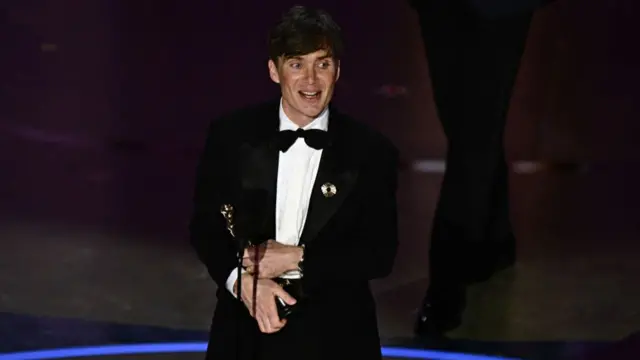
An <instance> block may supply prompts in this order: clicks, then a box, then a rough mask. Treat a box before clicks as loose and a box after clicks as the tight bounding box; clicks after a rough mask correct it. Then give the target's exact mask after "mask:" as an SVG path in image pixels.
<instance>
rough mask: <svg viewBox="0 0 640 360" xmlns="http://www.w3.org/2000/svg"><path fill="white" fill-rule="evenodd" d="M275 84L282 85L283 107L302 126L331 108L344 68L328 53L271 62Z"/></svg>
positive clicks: (270, 67) (315, 53) (282, 58)
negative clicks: (328, 106)
mask: <svg viewBox="0 0 640 360" xmlns="http://www.w3.org/2000/svg"><path fill="white" fill-rule="evenodd" d="M269 75H270V76H271V80H273V81H274V82H275V83H278V84H280V90H281V91H282V107H283V109H284V112H285V113H286V114H287V116H288V117H289V118H290V119H291V121H293V122H294V123H296V124H297V125H298V126H305V125H306V124H308V123H310V122H311V121H313V119H314V118H316V117H317V116H318V115H320V113H321V112H322V110H324V108H325V107H327V105H328V104H329V102H330V101H331V97H332V96H333V89H334V87H335V84H336V81H337V80H338V78H339V77H340V64H339V62H337V61H336V60H335V59H333V58H332V57H331V56H328V53H327V51H326V50H318V51H316V52H313V53H310V54H306V55H302V56H296V57H291V58H284V57H280V58H279V59H278V64H275V63H274V62H273V61H272V60H269Z"/></svg>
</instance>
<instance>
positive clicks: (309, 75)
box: [305, 67, 317, 84]
mask: <svg viewBox="0 0 640 360" xmlns="http://www.w3.org/2000/svg"><path fill="white" fill-rule="evenodd" d="M316 75H317V73H316V69H315V67H310V68H307V71H306V74H305V77H306V80H307V82H308V83H309V84H314V83H315V82H316Z"/></svg>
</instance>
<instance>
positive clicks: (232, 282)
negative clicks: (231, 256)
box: [225, 268, 247, 299]
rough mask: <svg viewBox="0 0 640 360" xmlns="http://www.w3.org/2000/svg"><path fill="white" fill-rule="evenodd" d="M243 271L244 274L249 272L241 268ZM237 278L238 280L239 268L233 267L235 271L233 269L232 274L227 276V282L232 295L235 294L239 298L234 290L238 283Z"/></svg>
mask: <svg viewBox="0 0 640 360" xmlns="http://www.w3.org/2000/svg"><path fill="white" fill-rule="evenodd" d="M241 271H242V273H243V274H244V273H246V272H247V270H245V269H241ZM236 280H238V268H235V269H233V271H231V274H229V277H228V278H227V282H226V284H225V285H226V287H227V290H229V292H230V293H231V295H233V297H235V298H236V299H237V298H238V296H237V295H236V294H235V293H234V292H233V287H234V285H235V284H236Z"/></svg>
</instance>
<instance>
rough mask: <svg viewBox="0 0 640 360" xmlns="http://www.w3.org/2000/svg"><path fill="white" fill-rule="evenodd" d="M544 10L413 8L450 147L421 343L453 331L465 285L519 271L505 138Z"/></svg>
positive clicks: (537, 1) (521, 3) (501, 1)
mask: <svg viewBox="0 0 640 360" xmlns="http://www.w3.org/2000/svg"><path fill="white" fill-rule="evenodd" d="M545 2H549V1H548V0H411V4H412V6H413V7H414V9H415V10H416V12H417V14H418V18H419V22H420V28H421V33H422V38H423V41H424V46H425V50H426V55H427V60H428V64H429V70H430V74H431V83H432V88H433V93H434V100H435V103H436V106H437V112H438V117H439V119H440V122H441V124H442V127H443V129H444V133H445V135H446V137H447V140H448V149H447V163H446V171H445V175H444V180H443V182H442V188H441V191H440V198H439V201H438V204H437V208H436V212H435V218H434V221H433V228H432V234H431V249H430V254H429V264H430V285H429V288H428V289H427V293H426V295H425V298H424V300H423V302H422V306H421V309H420V313H419V315H418V318H417V321H416V328H415V330H416V333H417V334H419V335H427V336H440V335H442V334H443V333H445V332H447V331H449V330H452V329H454V328H456V327H457V326H459V325H460V322H461V314H462V311H463V309H464V306H465V302H466V299H465V288H466V284H468V283H469V282H470V281H477V280H484V279H487V278H488V277H490V276H491V274H493V273H494V272H495V271H497V270H501V269H504V268H507V267H509V266H511V265H512V264H513V263H514V262H515V238H514V235H513V230H512V228H511V223H510V220H509V200H508V187H507V181H508V166H507V163H506V161H505V151H504V146H503V135H504V128H505V122H506V117H507V110H508V104H509V100H510V97H511V92H512V88H513V84H514V81H515V78H516V74H517V71H518V67H519V63H520V58H521V56H522V53H523V51H524V47H525V43H526V39H527V35H528V30H529V25H530V21H531V17H532V13H533V11H534V9H536V8H537V7H539V6H541V5H542V4H543V3H545Z"/></svg>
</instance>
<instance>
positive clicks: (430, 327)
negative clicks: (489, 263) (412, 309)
mask: <svg viewBox="0 0 640 360" xmlns="http://www.w3.org/2000/svg"><path fill="white" fill-rule="evenodd" d="M465 300H466V299H465V290H464V288H463V287H450V288H447V289H439V290H437V291H434V290H431V289H430V291H429V292H428V293H427V296H426V297H425V299H424V300H423V302H422V306H421V307H420V311H419V313H418V318H417V319H416V323H415V327H414V332H415V334H416V335H418V336H423V337H430V338H441V337H443V336H444V334H445V333H446V332H448V331H451V330H453V329H455V328H457V327H458V326H460V324H461V323H462V312H463V310H464V306H465V302H466V301H465Z"/></svg>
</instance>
